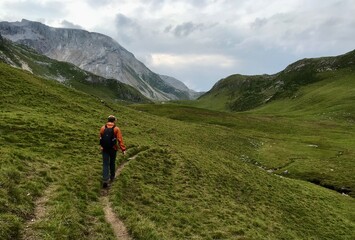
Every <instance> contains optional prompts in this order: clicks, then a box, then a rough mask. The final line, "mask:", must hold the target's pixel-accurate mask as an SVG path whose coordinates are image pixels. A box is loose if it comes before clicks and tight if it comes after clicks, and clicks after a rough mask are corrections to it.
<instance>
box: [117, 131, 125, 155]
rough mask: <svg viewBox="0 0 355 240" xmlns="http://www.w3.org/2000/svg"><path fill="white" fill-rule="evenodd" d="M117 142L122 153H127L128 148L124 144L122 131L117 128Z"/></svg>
mask: <svg viewBox="0 0 355 240" xmlns="http://www.w3.org/2000/svg"><path fill="white" fill-rule="evenodd" d="M116 138H117V140H118V141H117V142H118V144H119V147H120V148H121V151H122V153H123V154H125V153H126V146H125V145H124V143H123V138H122V133H121V130H120V129H119V128H118V127H117V134H116Z"/></svg>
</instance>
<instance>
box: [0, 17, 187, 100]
mask: <svg viewBox="0 0 355 240" xmlns="http://www.w3.org/2000/svg"><path fill="white" fill-rule="evenodd" d="M0 33H1V34H2V35H3V37H5V38H7V39H10V40H11V41H13V42H16V43H21V44H25V45H27V46H29V47H32V48H34V49H35V50H36V51H38V52H39V53H41V54H44V55H46V56H48V57H50V58H53V59H56V60H59V61H66V62H70V63H73V64H74V65H76V66H78V67H80V68H82V69H84V70H87V71H90V72H93V73H95V74H97V75H100V76H103V77H105V78H113V79H117V80H118V81H120V82H123V83H127V84H129V85H131V86H133V87H135V88H136V89H138V90H139V91H140V92H141V93H142V94H143V95H145V96H146V97H148V98H150V99H153V100H169V99H180V98H181V90H180V89H177V88H175V87H173V86H172V85H170V84H168V83H166V82H164V81H163V80H162V79H161V78H160V76H159V75H158V74H155V73H153V72H152V71H150V70H149V69H148V68H147V67H146V66H145V65H144V64H143V63H141V62H140V61H138V60H137V59H136V58H135V57H134V55H133V54H132V53H130V52H128V51H127V50H126V49H124V48H123V47H122V46H121V45H120V44H118V43H117V42H116V41H115V40H113V39H112V38H110V37H108V36H105V35H103V34H99V33H93V32H88V31H85V30H79V29H65V28H52V27H49V26H46V25H44V24H42V23H39V22H32V21H28V20H22V21H21V22H11V23H10V22H1V23H0Z"/></svg>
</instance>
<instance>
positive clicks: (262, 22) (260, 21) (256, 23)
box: [251, 18, 268, 28]
mask: <svg viewBox="0 0 355 240" xmlns="http://www.w3.org/2000/svg"><path fill="white" fill-rule="evenodd" d="M267 22H268V20H267V19H266V18H256V19H255V21H254V22H253V23H251V27H252V28H261V27H263V26H264V25H266V24H267Z"/></svg>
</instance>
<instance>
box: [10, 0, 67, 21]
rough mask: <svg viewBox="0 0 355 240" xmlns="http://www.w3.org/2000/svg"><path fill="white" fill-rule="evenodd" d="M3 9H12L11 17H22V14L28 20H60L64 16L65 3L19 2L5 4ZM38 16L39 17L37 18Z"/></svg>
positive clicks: (29, 0) (28, 0)
mask: <svg viewBox="0 0 355 240" xmlns="http://www.w3.org/2000/svg"><path fill="white" fill-rule="evenodd" d="M5 7H6V8H8V9H13V10H12V11H11V14H12V15H18V16H23V15H24V13H25V15H26V16H28V17H27V18H31V19H29V20H38V19H44V18H56V17H57V18H60V17H61V16H62V15H64V14H65V12H66V10H65V3H63V2H61V1H53V2H44V3H40V2H34V1H31V0H27V1H21V2H11V3H6V4H5ZM39 16H40V17H39Z"/></svg>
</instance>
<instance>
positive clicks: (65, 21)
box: [60, 20, 83, 29]
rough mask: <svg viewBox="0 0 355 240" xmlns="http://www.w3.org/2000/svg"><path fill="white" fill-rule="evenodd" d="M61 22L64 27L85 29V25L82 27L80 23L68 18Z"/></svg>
mask: <svg viewBox="0 0 355 240" xmlns="http://www.w3.org/2000/svg"><path fill="white" fill-rule="evenodd" d="M60 24H61V25H62V27H64V28H74V29H83V27H81V26H80V25H77V24H74V23H71V22H68V21H67V20H63V21H62V22H61V23H60Z"/></svg>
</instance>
